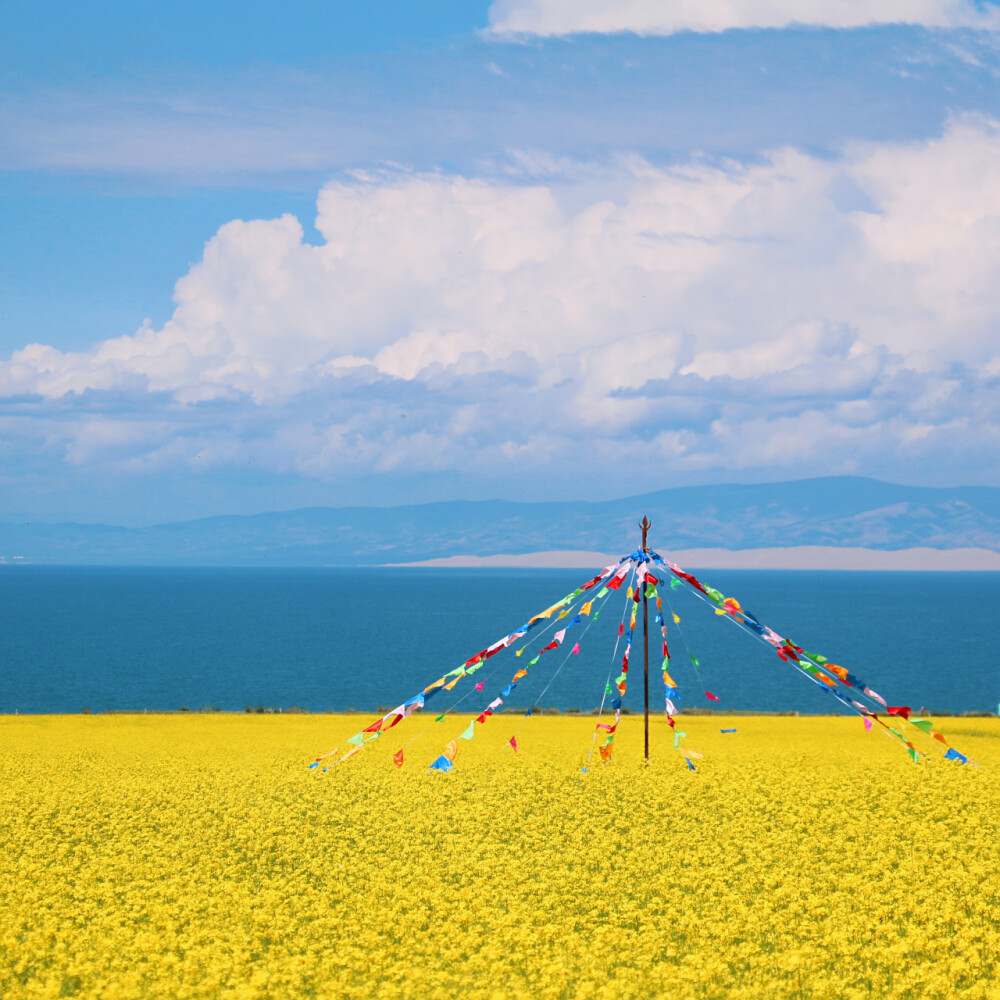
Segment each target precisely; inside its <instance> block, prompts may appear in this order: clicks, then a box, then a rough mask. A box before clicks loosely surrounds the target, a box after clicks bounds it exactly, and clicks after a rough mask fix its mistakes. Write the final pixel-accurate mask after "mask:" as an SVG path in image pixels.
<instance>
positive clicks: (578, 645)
mask: <svg viewBox="0 0 1000 1000" xmlns="http://www.w3.org/2000/svg"><path fill="white" fill-rule="evenodd" d="M570 652H571V653H572V654H573V655H574V656H575V655H576V654H577V653H579V652H580V643H577V644H576V645H575V646H574V647H573V648H572V649H571V650H570Z"/></svg>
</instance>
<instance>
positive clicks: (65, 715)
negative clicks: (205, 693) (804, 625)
mask: <svg viewBox="0 0 1000 1000" xmlns="http://www.w3.org/2000/svg"><path fill="white" fill-rule="evenodd" d="M386 711H390V709H383V708H382V707H378V708H372V709H364V708H343V709H329V710H325V709H316V710H313V709H306V708H289V709H283V708H253V709H221V708H213V709H204V708H199V709H170V708H158V709H153V710H151V711H147V710H143V709H133V708H120V709H108V710H106V711H103V712H91V711H82V712H18V711H15V712H0V719H51V718H61V719H69V718H75V717H80V718H96V717H98V716H109V715H113V716H123V715H127V716H140V717H141V716H151V715H156V716H160V715H177V716H192V717H193V716H227V717H229V716H247V715H272V716H273V715H281V716H285V715H288V716H340V715H351V716H355V715H356V716H370V715H384V714H385V712H386ZM524 711H525V710H524V709H523V708H520V709H514V710H513V711H511V712H510V713H509V714H510V716H512V717H516V716H517V715H519V714H520V715H523V714H524ZM449 714H451V713H449ZM531 714H532V716H535V715H545V716H559V717H565V718H578V717H583V718H585V717H587V716H591V717H594V718H596V717H597V716H598V715H599V714H600V713H599V712H598V710H597V709H596V708H592V709H561V708H536V709H535V710H534V711H533V712H532V713H531ZM604 714H605V715H607V714H608V713H607V712H605V713H604ZM642 714H643V713H642V712H641V711H636V710H631V709H627V708H623V709H622V715H623V716H626V715H628V716H636V717H641V716H642ZM914 714H915V715H917V716H923V715H927V716H933V717H934V718H935V719H996V718H1000V716H998V715H997V713H996V712H987V711H968V712H935V711H933V710H932V709H928V708H920V709H919V710H915V711H914ZM476 715H477V713H476V712H455V713H454V714H453V717H454V718H456V719H460V718H465V717H466V716H468V717H470V718H475V717H476ZM649 715H650V718H659V717H660V716H661V713H660V712H650V713H649ZM712 715H715V716H721V717H727V716H742V717H746V716H762V717H769V718H770V717H773V718H795V719H853V718H856V716H854V715H849V714H847V713H846V712H796V711H767V710H766V709H760V710H756V709H742V708H733V709H728V708H691V709H687V710H685V711H683V712H680V713H679V714H678V715H677V716H675V718H685V717H686V718H691V717H694V716H712Z"/></svg>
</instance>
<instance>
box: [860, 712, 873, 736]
mask: <svg viewBox="0 0 1000 1000" xmlns="http://www.w3.org/2000/svg"><path fill="white" fill-rule="evenodd" d="M861 721H862V722H863V723H864V724H865V729H867V730H868V732H871V731H872V720H871V719H869V718H868V716H867V715H865V716H862V719H861Z"/></svg>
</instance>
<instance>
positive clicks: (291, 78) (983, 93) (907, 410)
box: [0, 0, 1000, 525]
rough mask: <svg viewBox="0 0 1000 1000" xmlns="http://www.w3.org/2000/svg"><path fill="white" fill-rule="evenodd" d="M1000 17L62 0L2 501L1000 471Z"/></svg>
mask: <svg viewBox="0 0 1000 1000" xmlns="http://www.w3.org/2000/svg"><path fill="white" fill-rule="evenodd" d="M998 82H1000V7H998V6H997V5H996V4H994V3H991V2H981V3H974V2H972V0H867V2H863V3H862V2H860V0H794V2H793V0H672V2H669V3H665V2H662V0H494V2H492V3H490V2H480V3H477V2H469V0H463V2H450V0H448V2H444V0H438V2H425V3H422V4H413V3H410V2H396V0H383V2H380V3H379V4H378V5H375V6H373V5H360V4H353V3H346V2H338V0H324V2H309V0H293V2H287V3H284V4H281V5H278V4H274V3H261V2H252V0H251V2H246V3H243V4H241V5H239V7H236V6H235V5H232V4H230V3H219V2H212V0H202V2H199V3H194V2H189V0H178V2H176V3H173V4H170V5H155V6H154V5H151V4H147V3H144V2H137V0H131V2H129V3H125V2H118V0H94V2H93V3H89V4H85V5H81V4H78V3H70V2H65V0H58V2H55V0H37V2H36V3H33V4H20V5H16V6H13V7H11V8H10V9H9V10H8V11H6V12H5V15H4V19H3V25H2V28H0V91H2V93H0V254H2V264H0V519H2V520H19V519H24V520H32V519H35V520H38V521H60V520H76V521H103V522H108V523H116V524H132V525H139V524H148V523H155V522H161V521H167V520H180V519H187V518H193V517H203V516H212V515H218V514H232V513H240V514H247V513H256V512H259V511H264V510H275V509H289V508H294V507H301V506H314V505H323V506H345V505H384V504H401V503H412V502H428V501H433V500H447V499H488V498H505V499H519V500H552V499H560V500H579V499H588V498H593V499H607V498H612V497H617V496H627V495H632V494H636V493H641V492H647V491H651V490H657V489H663V488H667V487H670V486H680V485H692V484H702V483H720V482H768V481H782V480H788V479H796V478H804V477H810V476H825V475H867V476H875V477H878V478H884V479H888V480H891V481H894V482H901V483H911V484H914V485H930V486H933V485H940V486H946V485H960V484H973V485H976V484H978V485H991V486H1000V326H998V319H1000V86H998Z"/></svg>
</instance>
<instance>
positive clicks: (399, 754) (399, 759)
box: [392, 750, 403, 767]
mask: <svg viewBox="0 0 1000 1000" xmlns="http://www.w3.org/2000/svg"><path fill="white" fill-rule="evenodd" d="M392 762H393V764H395V765H396V767H402V766H403V751H402V750H397V751H396V752H395V753H394V754H393V755H392Z"/></svg>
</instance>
